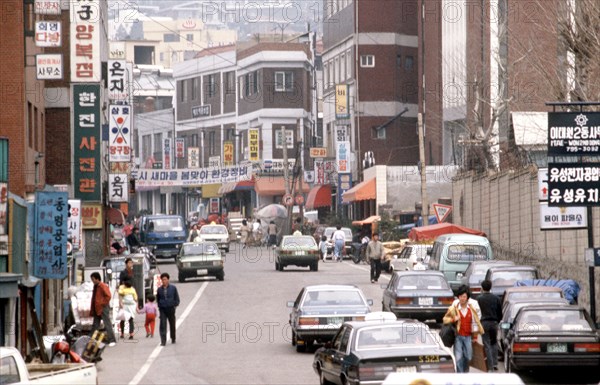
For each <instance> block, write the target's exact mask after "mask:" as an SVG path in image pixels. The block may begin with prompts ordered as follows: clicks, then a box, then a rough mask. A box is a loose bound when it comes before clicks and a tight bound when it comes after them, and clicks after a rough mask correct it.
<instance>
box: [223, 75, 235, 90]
mask: <svg viewBox="0 0 600 385" xmlns="http://www.w3.org/2000/svg"><path fill="white" fill-rule="evenodd" d="M225 93H226V94H235V72H234V71H231V72H227V73H225Z"/></svg>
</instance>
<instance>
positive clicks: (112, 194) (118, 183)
mask: <svg viewBox="0 0 600 385" xmlns="http://www.w3.org/2000/svg"><path fill="white" fill-rule="evenodd" d="M128 183H129V177H128V176H127V174H108V200H109V201H110V202H112V203H117V202H129V195H128V192H129V189H128Z"/></svg>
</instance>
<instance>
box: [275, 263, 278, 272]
mask: <svg viewBox="0 0 600 385" xmlns="http://www.w3.org/2000/svg"><path fill="white" fill-rule="evenodd" d="M275 270H277V271H279V262H275Z"/></svg>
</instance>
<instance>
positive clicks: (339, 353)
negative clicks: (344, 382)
mask: <svg viewBox="0 0 600 385" xmlns="http://www.w3.org/2000/svg"><path fill="white" fill-rule="evenodd" d="M350 333H351V328H350V327H349V326H348V325H343V326H342V328H341V329H340V331H339V332H338V333H337V334H336V335H335V337H334V338H333V341H332V342H331V347H330V348H329V349H326V351H325V352H324V357H323V373H324V374H325V377H326V378H327V380H328V381H331V382H333V383H336V384H339V383H340V375H341V373H342V370H343V363H344V358H345V357H346V355H347V354H348V353H347V350H348V345H349V344H348V342H349V340H350Z"/></svg>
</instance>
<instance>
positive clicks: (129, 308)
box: [119, 278, 138, 340]
mask: <svg viewBox="0 0 600 385" xmlns="http://www.w3.org/2000/svg"><path fill="white" fill-rule="evenodd" d="M137 301H138V296H137V293H136V291H135V288H134V287H133V285H132V284H131V279H129V278H125V280H124V281H123V284H122V285H121V286H119V312H121V311H123V313H124V319H121V322H120V323H119V327H120V330H121V338H125V321H129V339H130V340H132V339H133V330H134V317H135V313H136V312H137V306H138V305H137V303H138V302H137Z"/></svg>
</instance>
